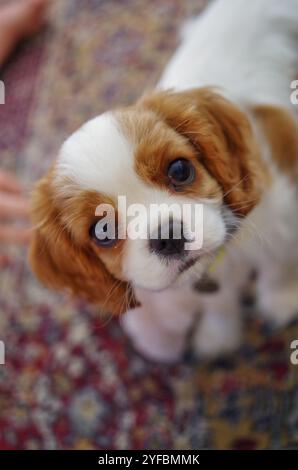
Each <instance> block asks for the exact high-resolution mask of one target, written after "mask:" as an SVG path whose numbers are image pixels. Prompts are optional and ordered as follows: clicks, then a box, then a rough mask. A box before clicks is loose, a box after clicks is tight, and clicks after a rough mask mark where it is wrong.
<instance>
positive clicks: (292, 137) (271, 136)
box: [253, 105, 298, 180]
mask: <svg viewBox="0 0 298 470" xmlns="http://www.w3.org/2000/svg"><path fill="white" fill-rule="evenodd" d="M253 114H254V116H255V118H256V119H257V123H258V124H259V126H260V128H261V130H262V132H263V134H264V136H265V138H266V140H267V142H268V144H269V147H270V151H271V155H272V158H273V160H274V162H275V163H276V165H277V167H278V168H279V169H280V170H281V171H283V172H284V173H286V174H287V175H289V176H290V177H294V178H295V179H296V180H297V175H298V122H297V119H296V117H295V116H293V115H292V114H291V113H290V112H289V111H288V110H286V109H283V108H281V107H278V106H269V105H259V106H256V107H254V108H253Z"/></svg>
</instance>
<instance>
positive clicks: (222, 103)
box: [137, 88, 264, 215]
mask: <svg viewBox="0 0 298 470" xmlns="http://www.w3.org/2000/svg"><path fill="white" fill-rule="evenodd" d="M137 109H138V110H140V111H141V110H151V111H152V112H154V113H155V115H156V120H159V121H163V122H164V123H165V124H167V126H168V127H169V128H171V129H172V130H173V131H174V132H175V133H176V135H177V136H179V135H180V136H183V137H184V138H185V139H187V142H188V144H189V143H190V144H191V146H192V148H193V151H195V155H196V159H197V161H198V163H199V164H200V166H201V173H202V171H203V169H205V170H207V172H208V173H209V175H210V176H211V177H212V178H213V179H214V180H215V181H216V182H217V183H218V184H219V185H220V187H221V188H222V191H223V194H224V199H225V202H226V203H227V204H228V205H229V206H230V207H231V208H232V209H233V210H234V212H236V213H238V214H241V215H245V214H247V213H248V212H249V211H250V210H251V209H252V208H253V207H254V206H255V205H256V203H257V202H258V200H259V197H260V194H261V190H262V188H263V186H264V184H263V177H264V167H263V165H262V163H261V160H260V158H259V153H258V148H257V146H256V143H255V142H254V139H253V135H252V131H251V127H250V124H249V122H248V120H247V119H246V116H245V115H244V114H243V113H242V112H241V111H240V110H238V109H237V108H236V107H235V106H234V105H233V104H232V103H230V102H229V101H227V100H226V99H224V98H222V97H221V96H219V95H218V94H216V93H214V92H213V91H211V90H210V89H208V88H198V89H195V90H190V91H185V92H179V93H175V92H156V93H152V94H151V95H148V96H145V97H143V98H142V99H141V100H140V101H139V102H138V105H137ZM150 131H151V129H150ZM147 132H149V131H148V130H147ZM156 140H157V137H156ZM158 142H160V139H158V140H157V143H158ZM186 145H187V143H186V142H185V148H186ZM155 147H156V149H157V150H156V151H157V156H156V157H155V159H154V161H155V164H157V163H158V159H159V156H158V155H160V151H158V149H160V146H159V145H158V144H157V145H155ZM161 148H162V147H161ZM187 148H189V147H187ZM158 152H159V153H158ZM195 187H196V191H197V194H198V193H199V188H200V178H198V181H197V182H196V183H195Z"/></svg>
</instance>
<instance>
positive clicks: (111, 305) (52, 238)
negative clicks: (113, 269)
mask: <svg viewBox="0 0 298 470" xmlns="http://www.w3.org/2000/svg"><path fill="white" fill-rule="evenodd" d="M50 181H51V176H50V174H49V175H47V176H45V177H44V178H43V179H41V180H40V181H39V183H38V184H37V185H36V188H35V190H34V192H33V198H32V219H33V223H34V227H35V228H34V233H33V238H32V241H31V246H30V251H29V260H30V264H31V266H32V269H33V271H34V272H35V274H36V275H37V277H38V278H39V279H40V280H41V281H42V282H43V283H44V284H45V285H46V286H48V287H50V288H54V289H58V290H61V289H62V290H66V291H68V292H71V293H72V294H73V295H75V296H81V297H83V298H86V299H87V300H88V301H89V302H91V303H96V304H99V305H100V306H101V307H102V309H103V311H106V312H109V313H113V314H121V313H124V311H125V310H126V309H127V308H128V307H129V308H132V307H133V306H134V305H133V300H132V301H131V302H132V303H131V304H130V305H127V299H130V298H133V295H131V293H129V295H128V290H130V289H131V286H130V285H129V284H128V283H126V282H124V281H121V280H117V279H115V277H114V276H113V275H112V274H111V273H110V272H109V271H108V270H107V268H106V267H105V265H104V264H103V262H102V261H101V260H100V259H99V257H98V256H97V255H96V253H95V252H94V251H93V250H92V246H88V247H84V246H80V245H78V244H77V243H76V242H75V241H74V240H72V237H71V235H70V233H69V231H68V229H67V227H65V226H63V224H62V222H61V217H60V213H59V210H58V208H57V206H56V205H55V198H54V197H53V190H52V188H51V184H50Z"/></svg>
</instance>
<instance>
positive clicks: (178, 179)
mask: <svg viewBox="0 0 298 470" xmlns="http://www.w3.org/2000/svg"><path fill="white" fill-rule="evenodd" d="M168 177H169V179H170V181H171V183H172V185H173V186H174V187H176V186H182V185H185V184H190V183H192V182H193V180H194V177H195V169H194V167H193V165H192V163H191V162H190V161H189V160H186V159H185V158H178V159H177V160H174V161H173V162H172V163H170V165H169V167H168Z"/></svg>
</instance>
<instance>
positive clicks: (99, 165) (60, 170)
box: [57, 113, 136, 195]
mask: <svg viewBox="0 0 298 470" xmlns="http://www.w3.org/2000/svg"><path fill="white" fill-rule="evenodd" d="M133 163H134V159H133V148H132V144H131V143H130V142H129V141H128V139H127V138H126V137H125V136H124V135H123V134H122V133H121V130H120V126H119V124H118V123H117V120H116V119H115V118H114V116H113V115H112V113H105V114H102V115H101V116H98V117H96V118H94V119H92V120H91V121H88V122H87V123H86V124H85V125H84V126H82V127H81V128H80V129H79V130H78V131H76V132H75V133H74V134H73V135H71V136H70V137H69V138H68V139H67V141H66V142H65V143H64V145H63V146H62V148H61V151H60V154H59V157H58V162H57V174H58V177H60V176H67V177H68V178H70V179H71V180H72V181H74V182H75V183H77V184H78V185H79V186H80V187H81V188H82V189H88V190H95V191H99V192H101V193H106V194H111V193H112V194H113V193H114V194H115V195H118V194H126V191H127V185H128V184H131V177H132V176H134V179H136V175H135V173H134V172H133ZM128 180H129V182H128ZM113 189H114V191H113Z"/></svg>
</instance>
